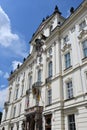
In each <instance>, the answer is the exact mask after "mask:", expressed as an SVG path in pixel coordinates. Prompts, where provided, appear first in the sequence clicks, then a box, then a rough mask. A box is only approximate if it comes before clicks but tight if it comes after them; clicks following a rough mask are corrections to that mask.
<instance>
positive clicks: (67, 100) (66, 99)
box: [65, 97, 75, 102]
mask: <svg viewBox="0 0 87 130" xmlns="http://www.w3.org/2000/svg"><path fill="white" fill-rule="evenodd" d="M73 99H75V97H72V98H68V99H65V101H66V102H67V101H70V100H73Z"/></svg>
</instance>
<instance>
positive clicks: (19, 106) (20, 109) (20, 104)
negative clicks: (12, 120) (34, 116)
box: [19, 103, 21, 115]
mask: <svg viewBox="0 0 87 130" xmlns="http://www.w3.org/2000/svg"><path fill="white" fill-rule="evenodd" d="M20 114H21V103H20V104H19V115H20Z"/></svg>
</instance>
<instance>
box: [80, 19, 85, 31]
mask: <svg viewBox="0 0 87 130" xmlns="http://www.w3.org/2000/svg"><path fill="white" fill-rule="evenodd" d="M85 26H86V21H85V20H84V21H83V22H81V23H80V24H79V29H80V30H82V29H83V28H85Z"/></svg>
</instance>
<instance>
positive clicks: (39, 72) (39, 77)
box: [37, 70, 41, 82]
mask: <svg viewBox="0 0 87 130" xmlns="http://www.w3.org/2000/svg"><path fill="white" fill-rule="evenodd" d="M37 82H41V70H38V77H37Z"/></svg>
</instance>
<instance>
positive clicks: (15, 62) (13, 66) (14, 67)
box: [12, 60, 22, 70]
mask: <svg viewBox="0 0 87 130" xmlns="http://www.w3.org/2000/svg"><path fill="white" fill-rule="evenodd" d="M18 64H19V65H21V64H22V63H21V62H20V61H16V60H15V61H12V68H13V70H15V69H16V68H17V65H18Z"/></svg>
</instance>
